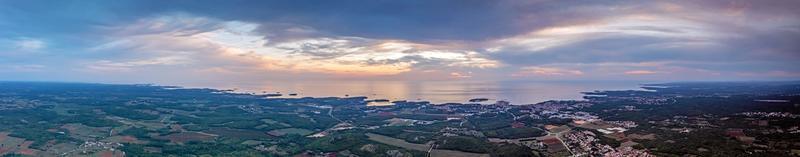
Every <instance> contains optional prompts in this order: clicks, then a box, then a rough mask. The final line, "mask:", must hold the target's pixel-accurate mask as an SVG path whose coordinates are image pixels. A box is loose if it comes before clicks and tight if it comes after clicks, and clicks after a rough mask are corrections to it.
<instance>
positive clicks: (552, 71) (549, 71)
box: [512, 66, 583, 76]
mask: <svg viewBox="0 0 800 157" xmlns="http://www.w3.org/2000/svg"><path fill="white" fill-rule="evenodd" d="M528 75H536V76H566V75H583V72H582V71H580V70H570V69H562V68H555V67H536V66H532V67H523V68H520V70H519V71H518V72H517V73H515V74H513V75H512V76H528Z"/></svg>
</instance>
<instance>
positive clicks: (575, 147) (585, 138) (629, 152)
mask: <svg viewBox="0 0 800 157" xmlns="http://www.w3.org/2000/svg"><path fill="white" fill-rule="evenodd" d="M596 136H597V135H595V134H594V133H592V132H591V131H573V132H569V133H566V134H564V135H563V137H564V142H565V144H566V145H567V146H568V147H569V150H570V151H572V154H573V156H610V157H654V155H652V154H650V153H648V152H646V151H643V150H637V149H633V148H631V147H617V148H614V147H611V146H609V145H605V144H601V143H600V142H599V141H600V140H599V139H598V138H597V137H596Z"/></svg>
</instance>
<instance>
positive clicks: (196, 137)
mask: <svg viewBox="0 0 800 157" xmlns="http://www.w3.org/2000/svg"><path fill="white" fill-rule="evenodd" d="M215 137H216V135H212V134H206V133H201V132H182V133H174V134H169V135H167V136H160V137H156V138H157V139H166V140H169V141H170V142H173V143H185V142H189V141H211V140H213V139H214V138H215Z"/></svg>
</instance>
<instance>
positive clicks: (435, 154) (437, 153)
mask: <svg viewBox="0 0 800 157" xmlns="http://www.w3.org/2000/svg"><path fill="white" fill-rule="evenodd" d="M366 135H367V136H368V137H369V140H372V141H375V142H380V143H383V144H388V145H392V146H396V147H402V148H405V149H411V150H418V151H423V152H427V151H428V150H429V149H430V147H431V145H430V143H429V144H414V143H408V142H406V141H405V140H402V139H397V138H393V137H389V136H383V135H378V134H373V133H367V134H366ZM431 156H432V157H451V156H459V157H489V154H478V153H467V152H462V151H454V150H442V149H434V150H431Z"/></svg>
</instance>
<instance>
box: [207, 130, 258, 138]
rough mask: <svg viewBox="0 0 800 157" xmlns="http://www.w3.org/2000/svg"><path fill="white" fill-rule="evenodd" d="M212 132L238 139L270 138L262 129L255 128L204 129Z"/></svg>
mask: <svg viewBox="0 0 800 157" xmlns="http://www.w3.org/2000/svg"><path fill="white" fill-rule="evenodd" d="M203 132H207V133H211V134H216V135H220V136H223V137H232V138H238V139H266V138H270V136H269V135H267V134H266V133H264V132H261V131H253V130H240V129H230V128H211V129H209V130H206V131H203Z"/></svg>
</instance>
